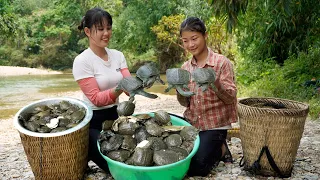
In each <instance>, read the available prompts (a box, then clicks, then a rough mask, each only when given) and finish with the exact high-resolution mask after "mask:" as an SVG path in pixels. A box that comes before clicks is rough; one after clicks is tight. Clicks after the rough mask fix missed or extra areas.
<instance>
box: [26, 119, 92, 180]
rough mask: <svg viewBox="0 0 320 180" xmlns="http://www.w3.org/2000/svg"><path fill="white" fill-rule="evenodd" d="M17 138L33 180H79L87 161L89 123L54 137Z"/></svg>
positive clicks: (27, 136)
mask: <svg viewBox="0 0 320 180" xmlns="http://www.w3.org/2000/svg"><path fill="white" fill-rule="evenodd" d="M20 138H21V141H22V144H23V147H24V150H25V153H26V155H27V158H28V161H29V163H30V166H31V168H32V171H33V174H34V176H35V179H41V180H44V179H55V180H56V179H70V180H72V179H82V176H83V174H84V172H85V169H86V166H87V159H88V153H87V152H88V143H89V124H87V125H86V126H84V127H83V128H81V129H79V130H77V131H75V132H72V133H70V134H66V135H63V136H57V137H33V136H29V135H26V134H23V133H20Z"/></svg>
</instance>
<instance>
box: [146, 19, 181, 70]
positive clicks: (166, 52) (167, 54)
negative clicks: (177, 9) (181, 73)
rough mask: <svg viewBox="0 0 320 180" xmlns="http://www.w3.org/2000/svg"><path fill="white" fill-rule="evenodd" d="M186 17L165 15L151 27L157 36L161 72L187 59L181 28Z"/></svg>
mask: <svg viewBox="0 0 320 180" xmlns="http://www.w3.org/2000/svg"><path fill="white" fill-rule="evenodd" d="M184 19H185V16H184V15H172V16H168V17H167V16H163V17H162V18H161V20H159V22H158V25H156V26H153V27H152V28H151V29H152V31H153V32H154V33H155V34H156V36H157V44H156V47H155V49H156V52H157V53H156V55H157V57H158V62H159V65H160V71H161V72H165V71H166V69H168V68H171V67H172V66H174V65H175V64H176V63H179V62H183V61H184V60H185V57H184V49H183V47H182V46H181V45H180V30H179V28H180V24H181V22H182V21H183V20H184Z"/></svg>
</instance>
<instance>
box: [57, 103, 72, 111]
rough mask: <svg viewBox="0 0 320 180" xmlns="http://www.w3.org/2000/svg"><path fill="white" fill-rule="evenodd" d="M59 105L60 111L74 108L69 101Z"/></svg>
mask: <svg viewBox="0 0 320 180" xmlns="http://www.w3.org/2000/svg"><path fill="white" fill-rule="evenodd" d="M59 105H60V109H62V110H68V109H69V108H70V107H71V106H72V104H71V103H70V102H69V101H61V102H60V103H59Z"/></svg>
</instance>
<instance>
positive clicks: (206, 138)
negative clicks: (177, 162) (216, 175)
mask: <svg viewBox="0 0 320 180" xmlns="http://www.w3.org/2000/svg"><path fill="white" fill-rule="evenodd" d="M199 137H200V146H199V149H198V151H197V153H196V154H195V155H194V156H193V157H192V159H191V163H190V167H189V171H188V176H207V175H208V174H209V173H210V171H211V170H212V168H213V167H214V165H215V164H216V163H217V162H219V161H220V158H221V156H222V152H221V146H222V144H223V143H224V141H226V137H227V130H207V131H200V133H199Z"/></svg>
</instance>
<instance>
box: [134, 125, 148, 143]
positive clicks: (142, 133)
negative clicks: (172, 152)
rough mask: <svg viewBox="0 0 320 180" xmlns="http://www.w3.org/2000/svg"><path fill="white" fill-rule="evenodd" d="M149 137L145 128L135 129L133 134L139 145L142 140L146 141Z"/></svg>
mask: <svg viewBox="0 0 320 180" xmlns="http://www.w3.org/2000/svg"><path fill="white" fill-rule="evenodd" d="M150 136H151V135H150V134H149V133H148V132H147V130H146V127H145V126H140V127H139V128H137V129H136V131H135V133H134V138H135V139H136V140H137V143H140V142H141V141H143V140H147V138H148V137H150Z"/></svg>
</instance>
